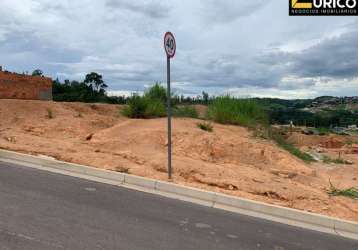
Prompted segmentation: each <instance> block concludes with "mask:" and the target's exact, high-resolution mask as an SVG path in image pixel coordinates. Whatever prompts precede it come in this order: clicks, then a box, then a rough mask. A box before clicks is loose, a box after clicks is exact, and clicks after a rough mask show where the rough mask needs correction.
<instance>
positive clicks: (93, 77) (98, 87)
mask: <svg viewBox="0 0 358 250" xmlns="http://www.w3.org/2000/svg"><path fill="white" fill-rule="evenodd" d="M84 83H86V84H87V85H89V86H91V87H92V89H94V90H95V91H97V92H101V93H104V92H105V89H106V88H107V87H108V86H107V85H106V84H105V83H104V81H103V77H102V75H100V74H98V73H96V72H92V73H90V74H87V75H86V78H85V81H84Z"/></svg>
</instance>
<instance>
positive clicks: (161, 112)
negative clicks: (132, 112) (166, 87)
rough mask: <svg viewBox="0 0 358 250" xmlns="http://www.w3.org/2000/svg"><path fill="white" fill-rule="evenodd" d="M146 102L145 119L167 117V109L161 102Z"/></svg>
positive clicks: (150, 100) (154, 100)
mask: <svg viewBox="0 0 358 250" xmlns="http://www.w3.org/2000/svg"><path fill="white" fill-rule="evenodd" d="M144 99H145V97H144ZM146 102H147V107H146V110H145V113H144V118H155V117H165V116H166V115H167V111H166V107H165V105H164V104H163V103H162V102H161V101H160V100H156V99H147V100H146Z"/></svg>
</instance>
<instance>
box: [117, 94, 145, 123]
mask: <svg viewBox="0 0 358 250" xmlns="http://www.w3.org/2000/svg"><path fill="white" fill-rule="evenodd" d="M147 108H148V101H147V99H146V98H144V97H141V96H138V95H134V96H132V98H131V99H130V100H129V102H128V106H127V107H125V108H124V109H123V111H122V113H123V115H124V116H127V117H129V118H135V119H138V118H146V117H145V116H146V110H147Z"/></svg>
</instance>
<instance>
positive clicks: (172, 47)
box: [164, 32, 177, 180]
mask: <svg viewBox="0 0 358 250" xmlns="http://www.w3.org/2000/svg"><path fill="white" fill-rule="evenodd" d="M164 48H165V53H167V96H168V98H167V111H168V178H169V180H171V179H172V172H173V171H172V111H171V104H170V103H171V100H170V99H171V98H170V97H171V96H172V94H171V91H170V60H171V59H172V58H173V57H174V56H175V52H176V50H177V44H176V42H175V37H174V35H173V34H172V33H171V32H167V33H165V35H164Z"/></svg>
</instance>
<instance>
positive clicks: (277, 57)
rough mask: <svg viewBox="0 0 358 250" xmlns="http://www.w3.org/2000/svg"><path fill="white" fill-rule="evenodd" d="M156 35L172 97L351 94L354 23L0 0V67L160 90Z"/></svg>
mask: <svg viewBox="0 0 358 250" xmlns="http://www.w3.org/2000/svg"><path fill="white" fill-rule="evenodd" d="M166 31H171V32H173V33H174V35H175V37H176V41H177V53H176V56H175V58H174V59H173V60H172V81H173V82H172V85H173V88H174V91H175V92H176V93H177V94H179V95H181V94H184V95H198V94H201V93H202V91H206V92H208V93H210V94H211V95H222V94H231V95H234V96H238V97H277V98H286V99H295V98H314V97H317V96H322V95H334V96H353V95H358V56H357V55H358V54H357V51H358V17H355V16H353V17H342V16H341V17H292V16H289V15H288V0H250V1H248V0H135V1H134V0H97V1H93V0H75V1H74V0H61V1H53V0H16V1H15V0H1V1H0V55H1V57H0V65H2V66H3V67H4V68H5V69H6V70H9V71H14V72H19V73H22V72H30V73H31V72H32V71H33V70H34V69H37V68H40V69H42V70H43V71H44V73H45V75H47V76H49V77H52V78H54V79H55V78H59V79H60V80H64V79H70V80H83V78H84V76H85V75H86V74H87V73H89V72H92V71H94V72H98V73H100V74H102V75H103V77H104V80H105V82H106V83H107V85H108V86H109V89H108V92H109V93H110V94H128V93H131V92H134V91H139V92H140V91H144V90H145V89H146V88H148V87H149V86H150V85H151V84H153V83H154V82H162V83H165V82H166V57H165V52H164V48H163V36H164V33H165V32H166Z"/></svg>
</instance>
